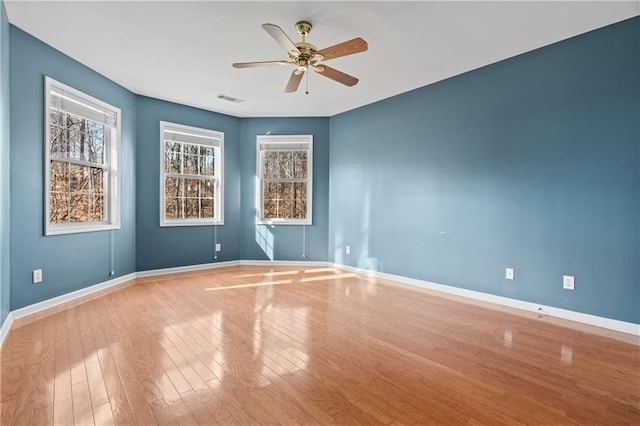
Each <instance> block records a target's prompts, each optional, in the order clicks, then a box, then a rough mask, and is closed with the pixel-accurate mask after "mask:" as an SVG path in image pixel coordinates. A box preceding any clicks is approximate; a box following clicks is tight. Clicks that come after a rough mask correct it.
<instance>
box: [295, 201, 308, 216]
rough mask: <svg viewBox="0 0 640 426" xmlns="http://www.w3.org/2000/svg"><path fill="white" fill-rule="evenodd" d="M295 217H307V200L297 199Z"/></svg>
mask: <svg viewBox="0 0 640 426" xmlns="http://www.w3.org/2000/svg"><path fill="white" fill-rule="evenodd" d="M293 217H294V218H295V219H306V218H307V200H306V198H305V199H302V200H295V201H294V204H293Z"/></svg>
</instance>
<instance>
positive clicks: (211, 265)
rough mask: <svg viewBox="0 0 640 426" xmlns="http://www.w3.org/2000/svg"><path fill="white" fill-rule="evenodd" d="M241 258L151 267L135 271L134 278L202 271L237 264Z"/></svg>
mask: <svg viewBox="0 0 640 426" xmlns="http://www.w3.org/2000/svg"><path fill="white" fill-rule="evenodd" d="M241 262H242V261H241V260H229V261H224V262H214V263H200V264H198V265H188V266H176V267H174V268H162V269H151V270H148V271H139V272H136V278H146V277H157V276H159V275H168V274H178V273H180V272H193V271H204V270H206V269H217V268H227V267H229V266H239V265H240V264H241Z"/></svg>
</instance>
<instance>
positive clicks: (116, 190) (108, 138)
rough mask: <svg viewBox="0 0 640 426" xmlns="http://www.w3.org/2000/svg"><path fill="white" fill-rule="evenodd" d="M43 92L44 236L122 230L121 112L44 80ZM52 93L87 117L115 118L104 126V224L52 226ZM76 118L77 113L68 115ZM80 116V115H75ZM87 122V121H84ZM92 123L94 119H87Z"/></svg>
mask: <svg viewBox="0 0 640 426" xmlns="http://www.w3.org/2000/svg"><path fill="white" fill-rule="evenodd" d="M44 86H45V90H44V99H45V102H44V106H45V108H44V109H45V110H44V123H45V135H44V159H45V162H44V168H45V173H44V175H45V182H44V193H45V208H44V214H45V218H44V225H45V226H44V228H45V235H59V234H72V233H78V232H93V231H106V230H110V229H120V191H121V188H120V180H121V179H120V140H121V136H120V123H121V111H120V108H116V107H114V106H113V105H110V104H108V103H106V102H103V101H101V100H100V99H97V98H94V97H93V96H90V95H87V94H86V93H83V92H81V91H79V90H77V89H74V88H73V87H70V86H67V85H66V84H63V83H60V82H59V81H56V80H54V79H52V78H51V77H48V76H45V85H44ZM52 91H53V92H54V93H56V94H57V96H58V97H60V98H61V99H64V100H66V101H68V102H69V105H70V106H71V105H73V106H74V109H75V108H77V110H83V109H84V110H85V111H86V112H88V115H96V114H97V115H107V114H108V115H115V124H114V125H106V124H105V133H106V134H105V141H104V144H105V149H104V155H105V161H104V170H105V171H106V172H107V174H108V179H105V181H104V205H105V209H104V215H105V218H106V220H104V221H102V222H78V223H51V158H50V157H51V155H50V150H51V140H50V137H51V132H50V126H51V123H50V118H49V114H50V109H51V106H52V104H51V97H52ZM68 112H71V113H72V114H75V113H76V112H77V111H68ZM76 115H77V114H76ZM85 118H87V117H85ZM88 118H89V119H91V117H88Z"/></svg>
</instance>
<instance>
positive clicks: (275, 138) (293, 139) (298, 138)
mask: <svg viewBox="0 0 640 426" xmlns="http://www.w3.org/2000/svg"><path fill="white" fill-rule="evenodd" d="M268 144H283V145H285V147H286V145H293V144H301V145H305V146H306V148H305V149H306V151H307V152H308V154H307V177H306V178H304V182H306V184H307V217H306V218H304V219H282V218H275V219H264V218H262V216H263V213H262V208H263V207H264V200H263V199H262V196H263V195H264V193H263V186H264V182H263V176H262V175H263V171H262V166H263V161H262V153H263V152H265V151H273V149H265V148H263V145H268ZM283 149H287V150H289V149H288V148H283ZM291 149H293V148H291ZM296 150H300V151H302V149H297V148H296ZM256 178H257V179H256V210H255V211H256V224H257V225H313V135H257V136H256Z"/></svg>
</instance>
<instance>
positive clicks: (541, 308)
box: [332, 263, 640, 336]
mask: <svg viewBox="0 0 640 426" xmlns="http://www.w3.org/2000/svg"><path fill="white" fill-rule="evenodd" d="M332 265H333V266H334V267H336V268H339V269H344V270H346V271H350V272H355V273H359V274H364V275H370V276H374V277H378V278H382V279H385V280H390V281H396V282H399V283H401V284H406V285H410V286H414V287H421V288H426V289H429V290H435V291H440V292H442V293H448V294H453V295H456V296H461V297H467V298H470V299H475V300H480V301H483V302H489V303H494V304H497V305H502V306H508V307H510V308H516V309H521V310H524V311H529V312H536V313H543V314H545V315H549V316H552V317H556V318H562V319H566V320H570V321H576V322H581V323H584V324H589V325H595V326H596V327H602V328H607V329H609V330H615V331H619V332H622V333H627V334H632V335H635V336H640V324H635V323H632V322H625V321H619V320H615V319H611V318H605V317H599V316H596V315H591V314H585V313H582V312H575V311H570V310H568V309H562V308H556V307H553V306H546V305H541V304H538V303H532V302H526V301H523V300H518V299H511V298H508V297H503V296H496V295H493V294H489V293H482V292H479V291H473V290H467V289H464V288H459V287H453V286H448V285H444V284H438V283H433V282H430V281H423V280H417V279H414V278H408V277H404V276H402V275H394V274H387V273H384V272H377V271H372V270H369V269H361V268H356V267H354V266H349V265H341V264H338V263H334V264H332Z"/></svg>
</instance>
